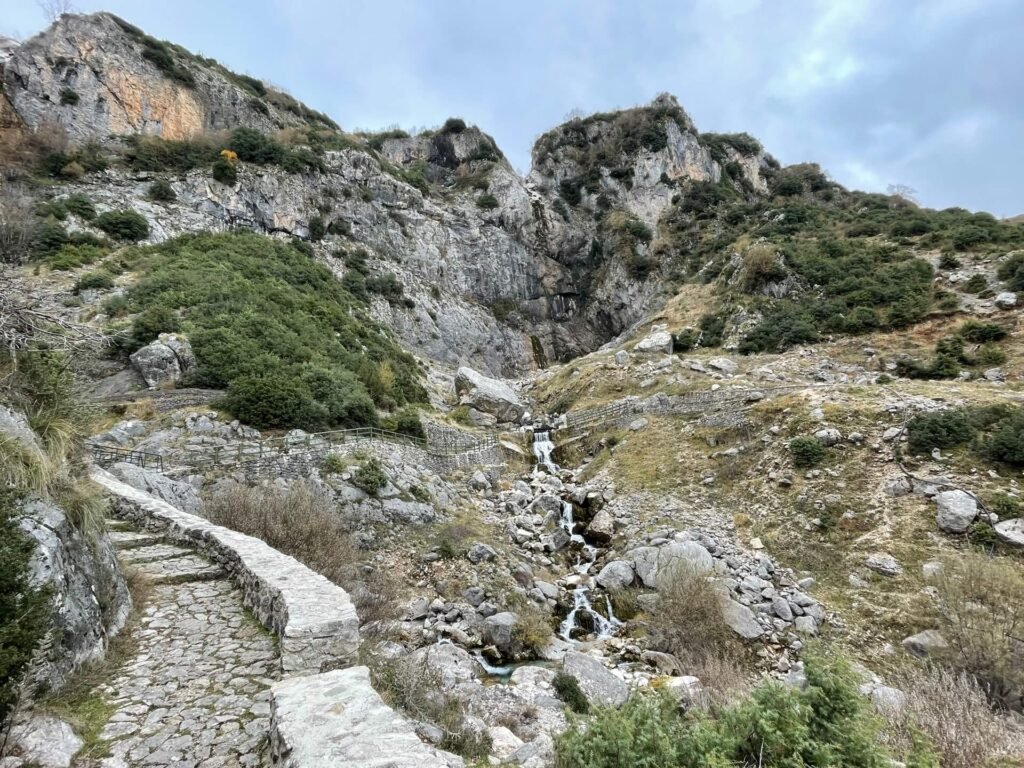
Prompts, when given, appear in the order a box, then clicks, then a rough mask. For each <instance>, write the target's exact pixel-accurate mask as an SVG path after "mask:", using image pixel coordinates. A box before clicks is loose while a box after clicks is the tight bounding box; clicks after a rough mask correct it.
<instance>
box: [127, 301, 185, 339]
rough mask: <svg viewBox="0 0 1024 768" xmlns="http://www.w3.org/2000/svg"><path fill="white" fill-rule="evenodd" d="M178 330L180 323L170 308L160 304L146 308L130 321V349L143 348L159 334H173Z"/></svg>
mask: <svg viewBox="0 0 1024 768" xmlns="http://www.w3.org/2000/svg"><path fill="white" fill-rule="evenodd" d="M180 328H181V321H180V320H179V319H178V315H177V313H176V312H175V311H174V310H173V309H171V308H170V307H166V306H163V305H161V304H157V305H155V306H151V307H146V308H145V309H144V310H142V311H141V312H139V314H137V315H136V316H135V319H134V320H133V321H132V333H131V343H130V347H131V348H138V347H143V346H145V345H146V344H149V342H151V341H153V340H154V339H156V337H157V336H159V335H160V334H161V333H174V332H175V331H177V330H179V329H180Z"/></svg>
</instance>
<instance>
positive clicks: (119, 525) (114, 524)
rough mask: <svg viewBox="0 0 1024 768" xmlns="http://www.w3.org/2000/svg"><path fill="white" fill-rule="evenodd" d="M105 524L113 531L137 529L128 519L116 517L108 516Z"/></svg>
mask: <svg viewBox="0 0 1024 768" xmlns="http://www.w3.org/2000/svg"><path fill="white" fill-rule="evenodd" d="M103 524H104V525H105V526H106V529H107V530H108V531H110V532H111V533H114V532H121V531H134V530H135V529H134V528H133V527H132V524H131V523H129V522H128V521H127V520H118V519H117V518H114V517H108V518H107V519H106V520H104V521H103Z"/></svg>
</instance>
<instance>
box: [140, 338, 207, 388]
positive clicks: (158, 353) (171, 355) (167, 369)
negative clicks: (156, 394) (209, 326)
mask: <svg viewBox="0 0 1024 768" xmlns="http://www.w3.org/2000/svg"><path fill="white" fill-rule="evenodd" d="M130 359H131V361H132V365H134V366H135V369H136V370H137V371H138V372H139V375H140V376H142V378H143V379H144V380H145V382H146V384H147V385H148V386H150V387H159V386H162V385H165V384H176V383H177V382H178V380H179V379H180V378H181V376H182V374H184V373H187V372H188V371H190V370H192V369H193V368H195V367H196V356H195V354H194V353H193V352H192V345H191V344H189V341H188V339H186V338H185V337H184V336H178V335H177V334H173V333H161V334H160V336H159V337H157V340H156V341H154V342H152V343H150V344H147V345H146V346H144V347H143V348H142V349H139V350H137V351H136V352H134V353H132V355H131V358H130Z"/></svg>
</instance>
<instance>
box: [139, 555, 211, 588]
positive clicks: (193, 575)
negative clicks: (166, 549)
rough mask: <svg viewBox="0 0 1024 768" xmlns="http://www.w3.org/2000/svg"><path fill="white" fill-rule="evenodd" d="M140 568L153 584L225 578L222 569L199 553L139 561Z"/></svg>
mask: <svg viewBox="0 0 1024 768" xmlns="http://www.w3.org/2000/svg"><path fill="white" fill-rule="evenodd" d="M139 567H140V570H141V571H142V572H143V573H144V574H146V576H148V577H149V579H150V580H151V581H152V583H154V584H183V583H185V582H189V581H213V580H214V579H223V578H226V576H227V574H226V573H225V572H224V570H223V569H222V568H221V567H220V566H218V565H214V564H213V563H211V562H210V561H208V560H206V559H205V558H202V557H199V555H193V554H189V555H182V556H180V557H173V558H171V559H170V560H154V561H151V562H148V563H141V564H140V566H139Z"/></svg>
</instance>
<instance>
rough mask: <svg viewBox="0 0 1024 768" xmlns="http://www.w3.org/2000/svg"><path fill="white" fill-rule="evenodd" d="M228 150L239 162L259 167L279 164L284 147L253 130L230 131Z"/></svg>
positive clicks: (239, 129) (238, 129)
mask: <svg viewBox="0 0 1024 768" xmlns="http://www.w3.org/2000/svg"><path fill="white" fill-rule="evenodd" d="M228 148H229V149H231V150H232V151H234V152H235V154H237V155H238V159H239V160H243V161H245V162H247V163H258V164H259V165H267V164H269V163H279V162H281V160H282V158H283V157H284V147H282V146H281V145H280V144H278V143H277V142H276V141H274V140H273V139H272V138H270V137H269V136H267V135H266V134H263V133H260V132H259V131H257V130H255V129H254V128H236V129H235V130H234V131H232V133H231V139H230V141H229V142H228Z"/></svg>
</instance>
